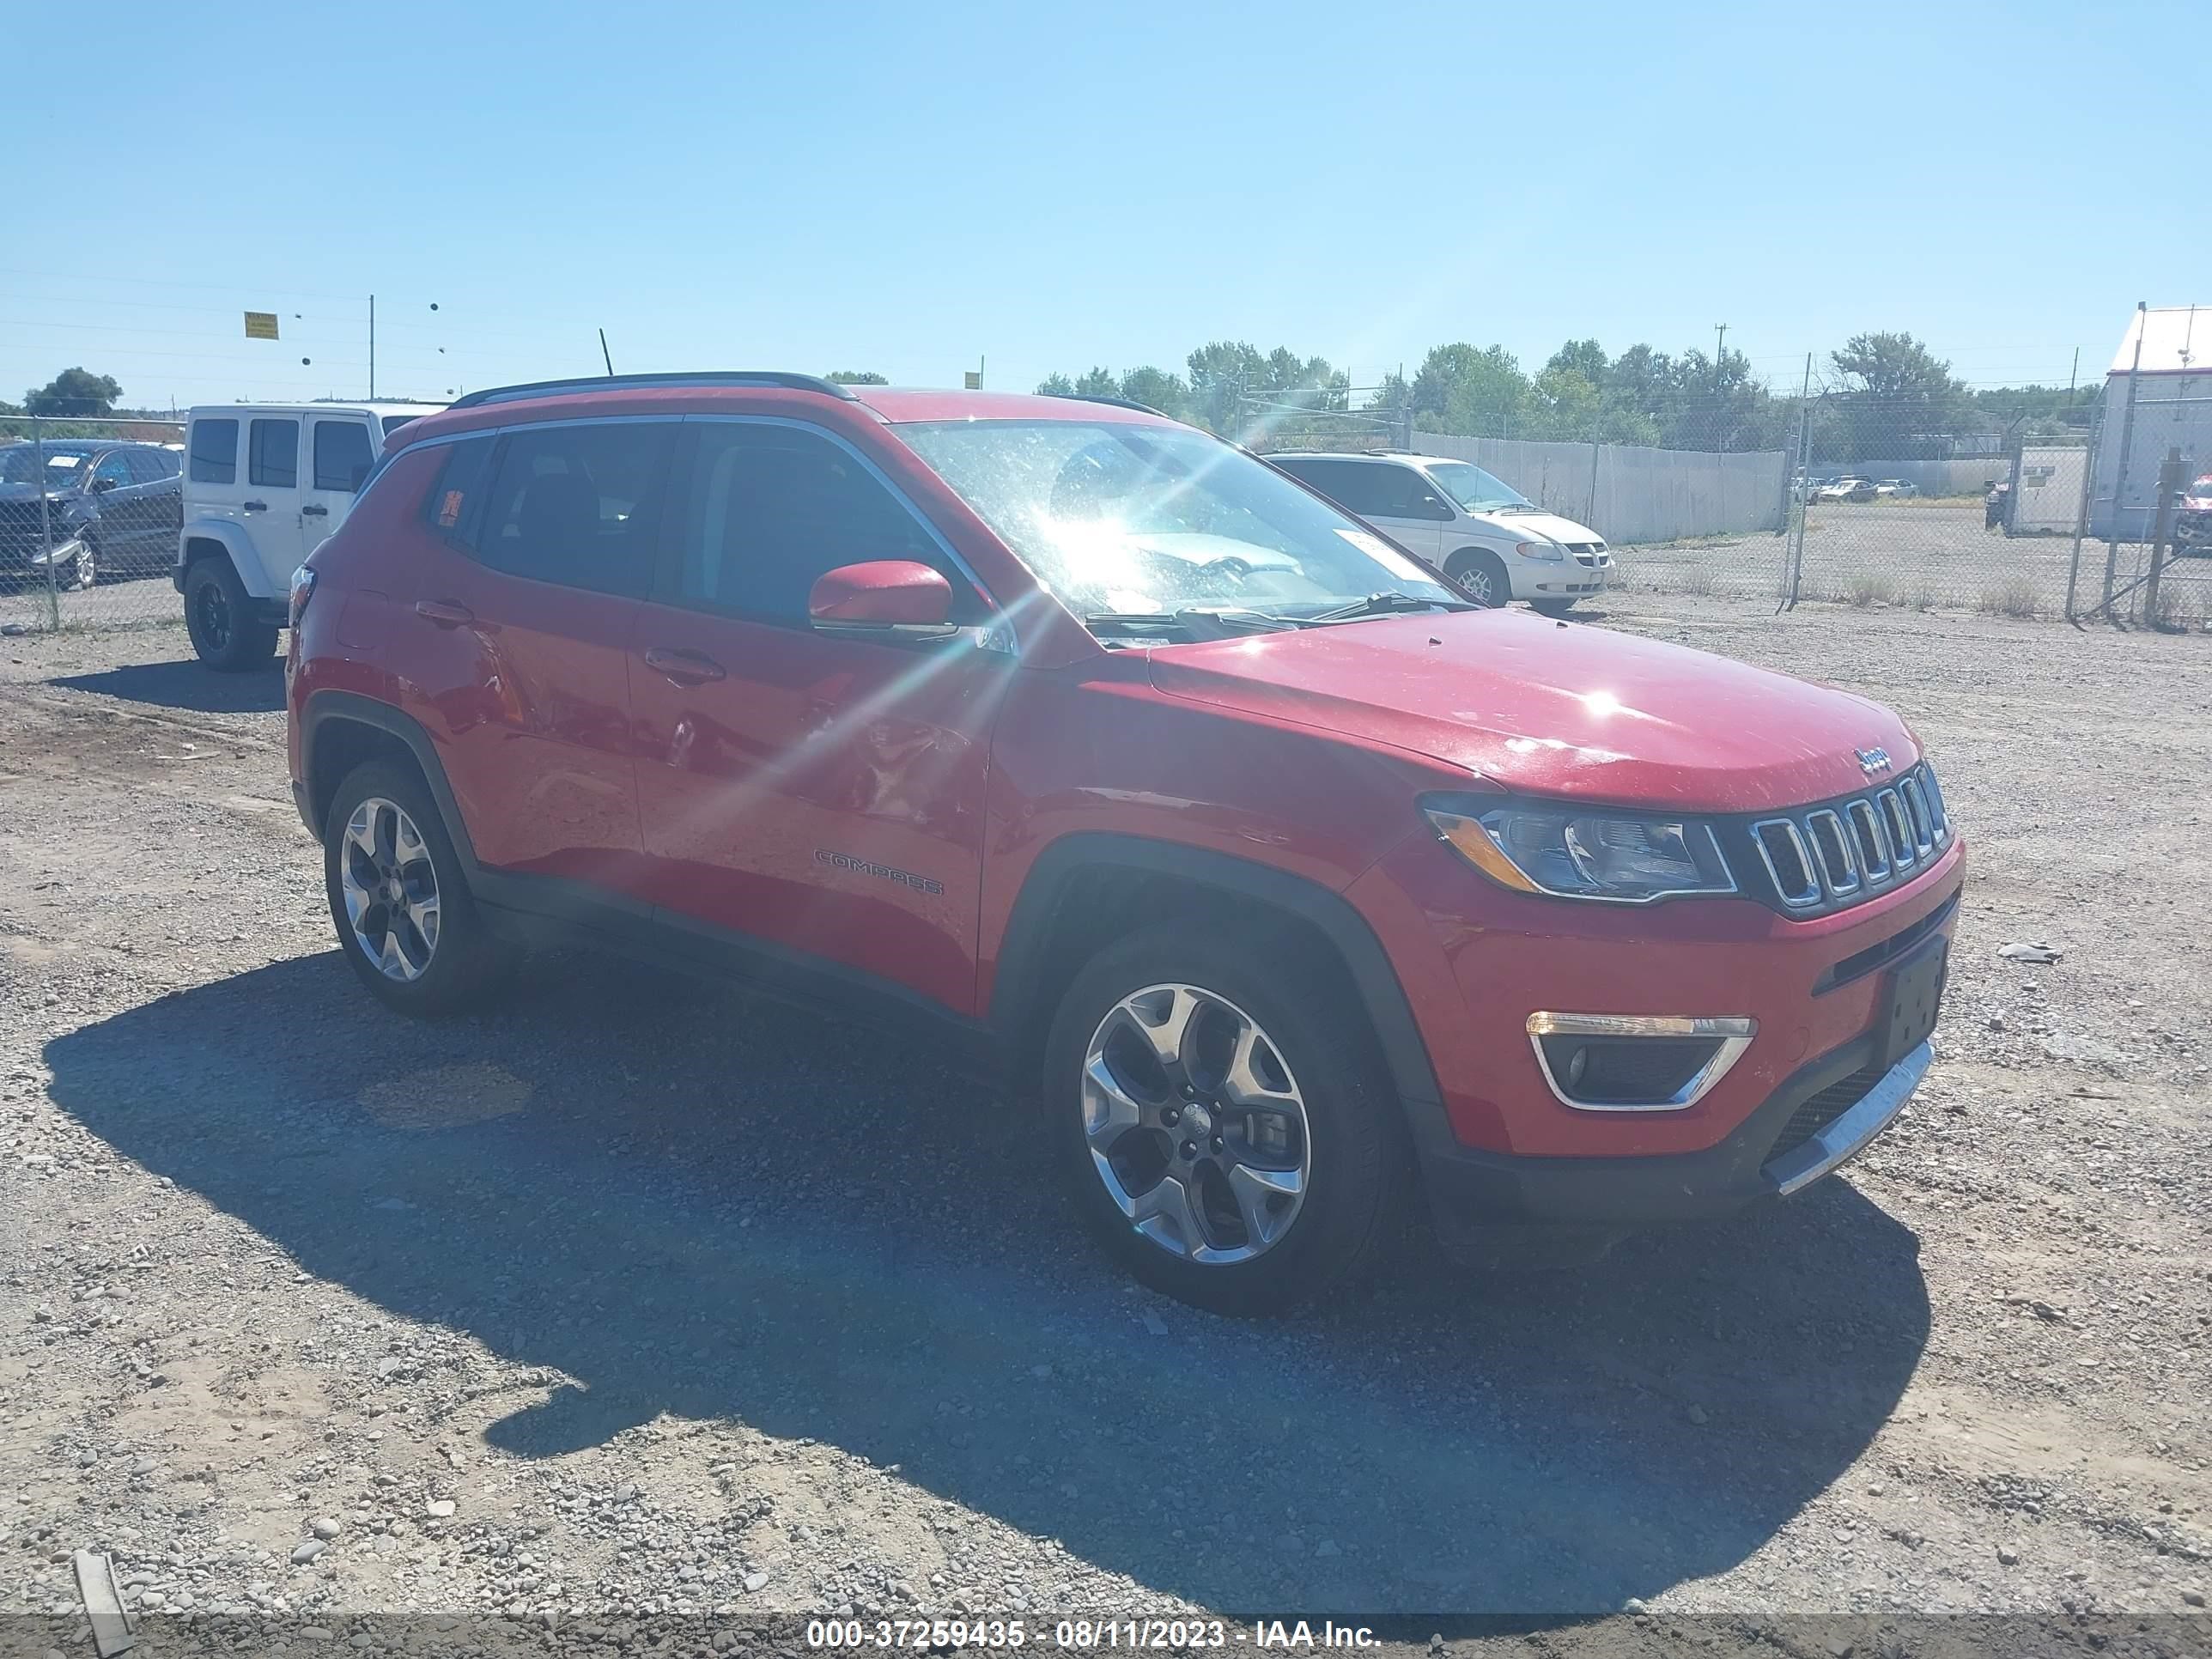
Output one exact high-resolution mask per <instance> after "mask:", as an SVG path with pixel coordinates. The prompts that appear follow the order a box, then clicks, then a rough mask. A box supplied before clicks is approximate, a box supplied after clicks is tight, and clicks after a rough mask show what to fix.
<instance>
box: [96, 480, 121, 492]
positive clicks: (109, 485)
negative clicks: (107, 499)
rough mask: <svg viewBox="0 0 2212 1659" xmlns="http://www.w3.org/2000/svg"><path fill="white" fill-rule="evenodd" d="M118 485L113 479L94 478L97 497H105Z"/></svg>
mask: <svg viewBox="0 0 2212 1659" xmlns="http://www.w3.org/2000/svg"><path fill="white" fill-rule="evenodd" d="M116 483H117V481H116V480H115V479H113V478H94V480H93V481H92V489H93V493H94V495H106V493H107V492H108V491H109V490H111V489H114V488H115V486H116Z"/></svg>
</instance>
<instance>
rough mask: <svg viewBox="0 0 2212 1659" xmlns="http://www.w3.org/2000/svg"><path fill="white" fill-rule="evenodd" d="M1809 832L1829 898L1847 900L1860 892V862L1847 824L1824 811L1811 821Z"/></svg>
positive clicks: (1806, 821) (1808, 822) (1808, 836)
mask: <svg viewBox="0 0 2212 1659" xmlns="http://www.w3.org/2000/svg"><path fill="white" fill-rule="evenodd" d="M1805 829H1806V836H1807V839H1808V840H1809V841H1810V842H1811V843H1812V847H1813V856H1814V858H1815V859H1816V860H1819V861H1820V883H1821V884H1822V885H1823V886H1825V887H1826V889H1827V890H1828V896H1829V897H1831V898H1843V897H1844V896H1847V895H1849V894H1851V893H1856V892H1857V891H1858V890H1859V861H1858V860H1857V858H1856V857H1855V856H1853V854H1852V852H1851V842H1850V836H1848V835H1846V834H1845V833H1844V821H1843V820H1842V819H1841V818H1839V817H1837V816H1836V815H1835V814H1834V813H1833V812H1832V811H1827V810H1826V809H1825V808H1824V809H1822V810H1821V811H1818V812H1814V813H1812V814H1810V815H1808V817H1807V818H1806V820H1805Z"/></svg>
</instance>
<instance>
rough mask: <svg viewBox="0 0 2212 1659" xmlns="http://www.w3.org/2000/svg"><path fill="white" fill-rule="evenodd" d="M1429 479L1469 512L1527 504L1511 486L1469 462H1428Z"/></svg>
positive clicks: (1524, 496)
mask: <svg viewBox="0 0 2212 1659" xmlns="http://www.w3.org/2000/svg"><path fill="white" fill-rule="evenodd" d="M1429 477H1431V479H1433V480H1434V481H1435V482H1436V483H1437V486H1438V487H1439V488H1440V489H1443V491H1444V493H1445V494H1446V495H1449V496H1450V497H1451V498H1452V499H1453V500H1454V501H1457V502H1458V503H1459V504H1460V505H1461V506H1462V507H1465V508H1466V509H1467V510H1468V512H1470V513H1487V512H1492V511H1494V510H1496V509H1497V508H1498V507H1526V506H1528V497H1527V496H1526V495H1522V493H1521V492H1520V491H1519V490H1517V489H1515V488H1514V487H1513V486H1512V485H1511V484H1510V483H1506V482H1505V480H1504V479H1503V478H1498V477H1492V476H1491V475H1490V474H1489V473H1487V472H1485V471H1483V470H1482V469H1481V468H1480V467H1479V466H1477V465H1474V463H1473V462H1471V461H1431V462H1430V463H1429Z"/></svg>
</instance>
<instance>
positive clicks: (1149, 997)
mask: <svg viewBox="0 0 2212 1659" xmlns="http://www.w3.org/2000/svg"><path fill="white" fill-rule="evenodd" d="M1082 1095H1083V1130H1084V1139H1085V1142H1086V1143H1087V1144H1088V1146H1089V1148H1090V1152H1091V1167H1092V1169H1093V1170H1095V1171H1096V1172H1097V1176H1098V1179H1099V1181H1100V1182H1101V1183H1102V1184H1103V1186H1104V1187H1105V1188H1106V1194H1107V1196H1108V1197H1109V1198H1110V1199H1112V1200H1113V1201H1114V1204H1115V1207H1116V1208H1118V1209H1119V1210H1120V1211H1121V1213H1122V1215H1123V1216H1125V1217H1126V1218H1127V1219H1128V1222H1129V1224H1130V1225H1131V1226H1132V1227H1133V1229H1134V1230H1135V1231H1136V1232H1137V1233H1138V1234H1139V1236H1140V1237H1144V1238H1145V1239H1146V1240H1148V1241H1150V1242H1151V1243H1153V1244H1154V1245H1157V1246H1158V1248H1159V1249H1163V1250H1164V1251H1166V1252H1167V1253H1168V1254H1169V1255H1174V1256H1179V1257H1182V1258H1183V1259H1184V1260H1187V1261H1196V1262H1201V1263H1204V1264H1206V1265H1209V1266H1213V1265H1225V1264H1229V1263H1233V1262H1239V1261H1249V1260H1251V1259H1252V1258H1253V1257H1255V1256H1256V1255H1260V1254H1261V1253H1262V1252H1263V1251H1265V1250H1267V1249H1270V1248H1272V1247H1273V1245H1275V1244H1277V1243H1279V1242H1280V1241H1281V1240H1282V1238H1283V1237H1284V1236H1285V1234H1286V1233H1288V1232H1289V1231H1290V1229H1291V1223H1293V1222H1294V1221H1296V1220H1297V1214H1298V1211H1299V1208H1300V1206H1303V1205H1304V1202H1305V1195H1306V1192H1307V1188H1308V1187H1309V1185H1310V1179H1311V1174H1312V1169H1311V1164H1312V1143H1311V1139H1310V1134H1309V1132H1308V1127H1307V1122H1306V1110H1305V1101H1304V1097H1303V1096H1302V1095H1301V1094H1300V1092H1299V1091H1298V1085H1297V1080H1296V1079H1294V1078H1293V1077H1292V1076H1291V1073H1290V1068H1289V1067H1288V1066H1286V1065H1285V1063H1284V1060H1283V1058H1282V1054H1281V1051H1280V1050H1279V1048H1277V1047H1276V1045H1275V1043H1274V1041H1273V1039H1272V1038H1271V1037H1269V1036H1268V1035H1267V1032H1265V1031H1264V1030H1261V1027H1260V1024H1259V1022H1258V1021H1256V1020H1255V1019H1254V1018H1252V1017H1251V1015H1249V1014H1248V1013H1246V1012H1244V1011H1243V1009H1242V1008H1239V1007H1238V1006H1237V1005H1236V1004H1235V1003H1233V1002H1231V1001H1230V1000H1228V999H1227V998H1226V997H1224V996H1221V995H1219V994H1217V993H1215V992H1212V991H1208V990H1206V989H1204V988H1203V987H1199V986H1195V985H1180V984H1169V985H1148V986H1146V987H1145V988H1144V989H1142V990H1139V991H1133V992H1131V993H1130V994H1128V995H1127V996H1125V997H1123V998H1122V999H1121V1000H1120V1001H1119V1002H1117V1003H1115V1005H1114V1006H1113V1008H1112V1009H1111V1010H1109V1012H1108V1013H1107V1015H1106V1017H1105V1018H1103V1019H1102V1020H1101V1021H1099V1023H1098V1026H1097V1030H1095V1031H1093V1032H1092V1033H1091V1042H1090V1045H1089V1048H1088V1049H1087V1050H1086V1053H1085V1060H1084V1066H1083V1089H1082Z"/></svg>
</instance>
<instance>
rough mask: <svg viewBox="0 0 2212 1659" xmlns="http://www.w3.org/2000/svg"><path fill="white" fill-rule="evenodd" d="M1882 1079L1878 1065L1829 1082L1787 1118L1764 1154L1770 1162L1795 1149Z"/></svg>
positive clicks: (1831, 1121) (1863, 1097) (1859, 1099)
mask: <svg viewBox="0 0 2212 1659" xmlns="http://www.w3.org/2000/svg"><path fill="white" fill-rule="evenodd" d="M1881 1078H1882V1073H1881V1067H1880V1066H1867V1067H1865V1068H1864V1069H1863V1070H1861V1071H1857V1072H1853V1073H1851V1074H1850V1076H1849V1077H1847V1078H1845V1079H1843V1081H1841V1082H1840V1083H1831V1084H1830V1085H1828V1086H1827V1087H1826V1088H1825V1089H1823V1090H1821V1091H1820V1093H1818V1094H1816V1095H1814V1096H1811V1097H1808V1099H1806V1101H1805V1102H1804V1103H1802V1105H1800V1106H1799V1107H1798V1108H1797V1109H1796V1111H1794V1112H1792V1113H1790V1121H1789V1122H1787V1123H1785V1124H1784V1125H1783V1126H1782V1133H1780V1134H1779V1135H1778V1136H1777V1137H1776V1138H1775V1141H1774V1146H1773V1150H1771V1152H1768V1153H1767V1155H1766V1157H1767V1161H1768V1162H1769V1163H1771V1162H1772V1161H1773V1160H1774V1159H1776V1158H1780V1157H1782V1156H1783V1155H1784V1153H1786V1152H1796V1150H1797V1149H1798V1148H1799V1147H1800V1146H1803V1145H1804V1144H1805V1143H1806V1142H1807V1141H1808V1140H1810V1139H1812V1138H1813V1137H1814V1135H1816V1134H1818V1133H1820V1131H1821V1130H1823V1129H1825V1128H1826V1127H1828V1126H1829V1125H1830V1124H1831V1123H1833V1122H1834V1121H1836V1120H1837V1119H1838V1118H1839V1117H1841V1116H1842V1115H1844V1113H1845V1112H1848V1111H1850V1109H1851V1108H1852V1107H1854V1106H1856V1105H1857V1104H1858V1103H1859V1102H1861V1101H1862V1100H1864V1099H1865V1098H1866V1097H1867V1096H1868V1095H1869V1093H1870V1092H1872V1091H1873V1089H1874V1085H1875V1084H1877V1083H1879V1082H1881Z"/></svg>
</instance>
